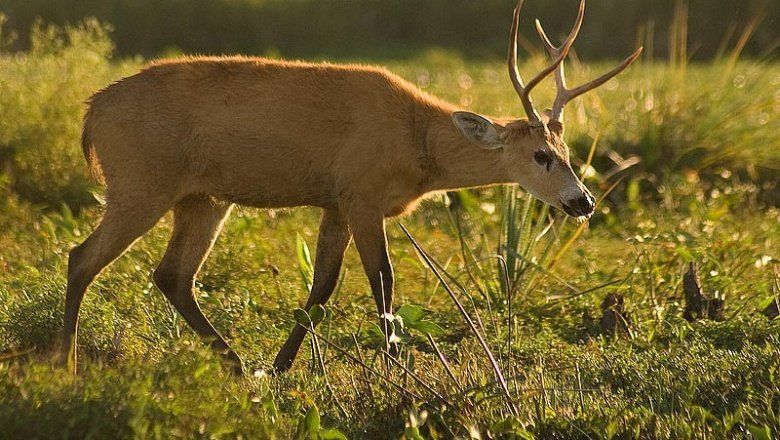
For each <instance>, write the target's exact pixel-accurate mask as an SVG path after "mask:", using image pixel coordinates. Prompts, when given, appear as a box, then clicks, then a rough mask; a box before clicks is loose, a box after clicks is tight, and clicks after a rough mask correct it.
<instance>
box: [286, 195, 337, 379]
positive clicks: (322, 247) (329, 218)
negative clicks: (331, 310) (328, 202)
mask: <svg viewBox="0 0 780 440" xmlns="http://www.w3.org/2000/svg"><path fill="white" fill-rule="evenodd" d="M351 239H352V235H351V234H350V232H349V227H348V226H347V221H346V219H345V218H344V217H343V215H342V214H341V212H339V211H337V210H325V211H323V213H322V221H321V222H320V234H319V238H318V239H317V256H316V258H315V260H314V282H313V284H312V287H311V293H310V294H309V299H308V300H307V301H306V310H307V311H308V310H309V309H310V308H311V306H313V305H315V304H325V303H326V302H327V301H328V298H330V296H331V294H332V293H333V289H335V287H336V283H337V282H338V279H339V271H340V270H341V263H342V261H343V259H344V251H345V250H346V249H347V246H349V242H350V240H351ZM305 336H306V329H305V328H304V327H301V326H300V325H297V324H296V325H295V327H294V328H293V330H292V332H290V336H289V337H288V338H287V341H286V342H285V343H284V345H283V346H282V349H281V350H279V354H277V355H276V359H275V360H274V370H276V371H277V372H280V373H281V372H284V371H287V370H288V369H289V368H290V367H291V366H292V363H293V360H295V356H296V354H298V350H299V349H300V347H301V343H302V342H303V338H304V337H305Z"/></svg>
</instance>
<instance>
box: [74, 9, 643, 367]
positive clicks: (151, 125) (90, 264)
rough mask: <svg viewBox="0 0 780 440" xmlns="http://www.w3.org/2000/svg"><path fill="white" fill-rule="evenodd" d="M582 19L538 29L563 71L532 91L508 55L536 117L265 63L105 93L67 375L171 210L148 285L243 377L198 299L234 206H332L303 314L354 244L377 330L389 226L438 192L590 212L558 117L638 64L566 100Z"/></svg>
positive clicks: (170, 73) (151, 79) (203, 66)
mask: <svg viewBox="0 0 780 440" xmlns="http://www.w3.org/2000/svg"><path fill="white" fill-rule="evenodd" d="M521 3H522V2H521ZM583 8H584V2H583V3H582V4H581V6H580V15H579V16H578V21H577V24H576V25H575V30H574V31H572V34H571V35H570V36H569V38H568V39H567V40H566V43H565V44H564V45H563V46H561V47H560V48H555V47H553V46H552V45H551V43H549V39H548V38H547V37H546V35H544V34H543V31H541V27H539V29H540V35H541V36H542V38H543V40H544V41H545V43H546V44H547V46H548V50H550V53H551V55H553V57H554V58H556V61H555V62H554V63H553V64H551V65H550V66H549V67H548V68H547V69H545V70H544V71H542V72H541V73H540V74H539V75H537V76H536V77H535V78H534V79H532V80H531V81H530V82H529V83H528V85H527V86H524V85H523V83H522V80H521V79H520V77H519V75H518V74H517V72H516V53H514V52H516V51H514V52H513V49H512V50H510V57H509V67H510V75H511V77H512V81H513V84H514V86H515V89H516V90H517V92H518V94H519V96H520V98H521V101H522V102H523V106H524V108H525V109H526V113H527V114H528V117H529V118H528V120H510V119H500V118H486V117H483V116H479V115H475V114H473V113H468V112H461V111H457V110H456V108H455V107H454V106H452V105H450V104H448V103H446V102H443V101H441V100H438V99H436V98H434V97H432V96H429V95H427V94H425V93H423V92H422V91H420V90H419V89H418V88H416V87H415V86H413V85H411V84H410V83H408V82H406V81H404V80H403V79H401V78H399V77H397V76H395V75H393V74H391V73H389V72H388V71H386V70H384V69H380V68H374V67H366V66H357V65H332V64H308V63H302V62H284V61H270V60H266V59H261V58H244V57H222V58H204V57H200V58H185V59H181V60H174V61H163V62H159V63H155V64H153V65H151V66H150V67H148V68H147V69H145V70H143V71H141V72H140V73H138V74H136V75H133V76H131V77H128V78H125V79H123V80H121V81H118V82H117V83H114V84H112V85H110V86H109V87H107V88H106V89H104V90H102V91H100V92H98V93H97V94H95V95H94V96H93V97H92V98H91V100H90V102H89V108H88V111H87V113H86V116H85V120H84V133H83V138H82V147H83V150H84V154H85V156H86V158H87V161H88V162H89V163H90V165H91V168H92V170H93V172H94V174H96V175H97V176H98V177H99V178H100V179H101V180H102V181H103V182H104V183H105V185H106V190H105V198H106V208H105V214H104V216H103V219H102V221H101V224H100V225H99V226H98V228H97V229H96V230H95V231H94V232H93V234H92V235H90V237H89V238H88V239H87V240H86V241H85V242H84V243H82V244H81V245H79V246H78V247H76V248H75V249H73V250H72V251H71V253H70V257H69V261H68V286H67V295H66V301H65V319H64V329H63V332H62V340H61V360H62V362H63V363H66V364H69V365H70V366H71V367H72V368H74V369H75V366H76V335H77V326H78V312H79V308H80V305H81V302H82V300H83V297H84V293H85V292H86V289H87V287H88V286H89V284H90V283H91V282H92V280H93V279H94V277H95V276H96V275H97V274H98V273H99V272H100V271H101V270H102V269H103V268H104V267H105V266H107V265H108V264H110V263H111V262H112V261H113V260H114V259H116V258H117V257H119V256H120V255H121V254H122V253H123V252H124V251H125V250H126V249H127V248H128V247H130V246H131V245H132V244H133V243H134V242H135V241H136V240H137V239H138V238H139V237H140V236H141V235H143V234H144V233H145V232H147V231H148V230H149V229H150V228H151V227H152V226H154V225H155V223H157V221H158V220H159V219H160V217H162V216H163V215H164V214H165V213H166V212H168V211H169V210H173V213H174V216H173V223H174V225H173V234H172V237H171V239H170V242H169V244H168V248H167V250H166V252H165V255H164V257H163V259H162V261H161V262H160V264H159V266H158V267H157V269H156V270H155V271H154V281H155V283H156V284H157V286H158V287H159V289H160V290H161V291H162V293H163V294H164V295H165V296H166V297H167V298H168V299H169V300H170V301H171V303H172V304H173V305H174V307H175V308H176V309H177V310H178V311H179V313H180V314H181V315H182V316H183V317H184V319H185V320H186V321H187V323H188V324H189V325H190V326H191V327H192V328H193V329H194V330H195V331H196V332H197V333H198V334H199V335H201V336H202V337H204V338H206V339H208V340H210V341H211V344H212V347H213V348H214V349H215V350H217V351H218V352H221V353H222V354H224V355H225V356H226V357H227V359H228V360H229V362H230V363H231V364H232V365H233V367H234V368H235V371H237V372H240V371H241V370H242V366H241V360H240V359H239V357H238V356H237V355H236V354H235V353H234V352H233V351H232V350H231V349H230V347H229V346H228V344H227V343H226V342H225V340H224V339H223V338H222V336H221V335H220V334H219V332H217V330H216V329H214V327H213V326H212V325H211V323H210V322H209V320H208V319H207V318H206V317H205V316H204V315H203V313H202V311H201V310H200V308H199V306H198V304H197V303H196V301H195V295H194V294H193V285H194V280H195V277H196V276H197V273H198V271H199V270H200V267H201V265H202V264H203V261H204V260H205V258H206V257H207V256H208V253H209V251H210V250H211V247H212V245H213V243H214V241H215V240H216V237H217V235H218V234H219V232H220V230H221V228H222V224H223V222H224V220H225V218H226V217H227V216H228V214H229V212H230V209H231V207H232V206H233V204H240V205H246V206H253V207H260V208H276V207H295V206H302V205H309V206H317V207H320V208H323V215H322V220H321V224H320V232H319V238H318V244H317V254H316V258H315V268H314V269H315V270H314V281H313V285H312V289H311V292H310V295H309V299H308V301H307V304H306V306H305V307H306V309H307V310H308V309H309V308H310V307H311V306H312V305H314V304H324V303H325V302H326V301H327V300H328V298H329V297H330V295H331V293H332V292H333V289H334V287H335V286H336V283H337V281H338V276H339V272H340V268H341V263H342V260H343V256H344V251H345V250H346V248H347V246H348V245H349V243H350V242H351V241H352V240H353V239H354V241H355V246H356V248H357V250H358V253H359V254H360V259H361V261H362V263H363V267H364V269H365V272H366V276H367V277H368V281H369V284H370V286H371V292H372V295H373V297H374V300H375V303H376V307H377V312H378V314H379V315H380V316H382V317H384V316H385V314H387V313H392V310H393V309H392V295H393V271H392V265H391V263H390V259H389V255H388V251H387V239H386V234H385V226H384V219H385V218H386V217H391V216H396V215H400V214H403V213H405V212H408V211H410V210H411V209H413V208H414V207H415V206H416V203H417V202H418V201H419V199H420V198H421V197H423V196H425V195H426V194H428V193H431V192H435V191H441V190H448V189H458V188H468V187H476V186H484V185H494V184H501V183H519V184H520V185H522V186H523V187H525V188H526V189H527V190H529V191H530V192H532V193H533V194H534V195H536V196H537V197H539V198H540V199H542V200H544V201H545V202H547V203H549V204H551V205H553V206H556V207H558V208H560V209H563V210H564V211H566V212H567V213H569V214H570V215H576V216H581V215H590V213H591V212H592V211H593V198H592V196H591V195H590V193H589V192H588V190H587V189H586V188H585V187H584V186H583V185H582V183H581V182H580V181H579V179H578V178H577V176H576V175H575V174H574V172H573V171H572V169H571V166H570V164H569V155H568V148H567V147H566V145H565V143H564V142H563V139H562V137H563V125H562V118H563V112H562V108H563V105H565V103H566V102H567V101H568V100H570V99H572V98H573V97H575V96H577V95H579V94H581V93H584V91H587V90H589V89H590V88H593V87H595V86H597V85H599V84H601V83H603V82H604V81H606V79H608V77H611V76H614V75H615V74H617V72H619V71H620V70H622V69H623V68H625V67H626V66H627V65H628V64H630V61H633V59H630V60H627V62H625V63H624V65H623V66H622V67H621V68H620V69H619V70H615V71H613V72H610V73H608V74H607V75H605V76H602V77H601V78H599V79H597V80H595V81H593V82H591V83H589V84H586V85H585V86H581V87H579V88H576V89H571V90H569V89H566V87H565V81H564V79H563V71H562V67H560V66H561V63H562V62H563V59H564V58H565V57H566V54H567V52H568V50H569V48H570V46H571V43H572V42H573V38H574V37H575V36H576V31H577V30H578V29H579V25H580V23H581V21H582V11H583ZM519 10H520V5H518V7H517V9H516V10H515V17H514V23H513V28H512V33H511V34H512V44H511V45H510V47H511V48H514V45H515V44H516V43H515V40H516V33H517V20H518V14H519ZM513 53H514V54H513ZM636 55H638V52H637V53H635V54H634V55H633V57H634V58H635V57H636ZM556 69H557V70H556ZM553 70H556V81H557V82H556V83H557V84H558V88H559V97H558V98H557V99H556V102H555V106H554V107H553V110H552V112H551V115H552V116H551V117H550V119H545V120H544V121H543V120H542V118H541V117H540V116H539V114H538V113H536V111H535V110H534V108H533V104H532V103H531V100H530V96H529V95H528V93H529V92H530V90H531V89H532V88H533V86H534V85H536V84H538V82H539V81H540V80H541V79H542V78H543V77H544V76H546V75H548V74H550V73H552V71H553ZM605 78H606V79H605ZM594 84H595V85H594ZM383 322H384V321H383ZM385 330H386V327H385ZM305 334H306V330H305V329H304V328H303V327H300V326H296V327H295V328H294V329H293V331H292V333H291V334H290V336H289V338H288V339H287V341H286V343H285V344H284V346H283V347H282V349H281V350H280V352H279V354H278V356H277V357H276V360H275V362H274V367H275V368H276V369H277V370H279V371H283V370H286V369H287V368H289V367H290V366H291V364H292V361H293V359H294V357H295V355H296V353H297V351H298V349H299V347H300V345H301V343H302V341H303V338H304V336H305Z"/></svg>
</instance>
